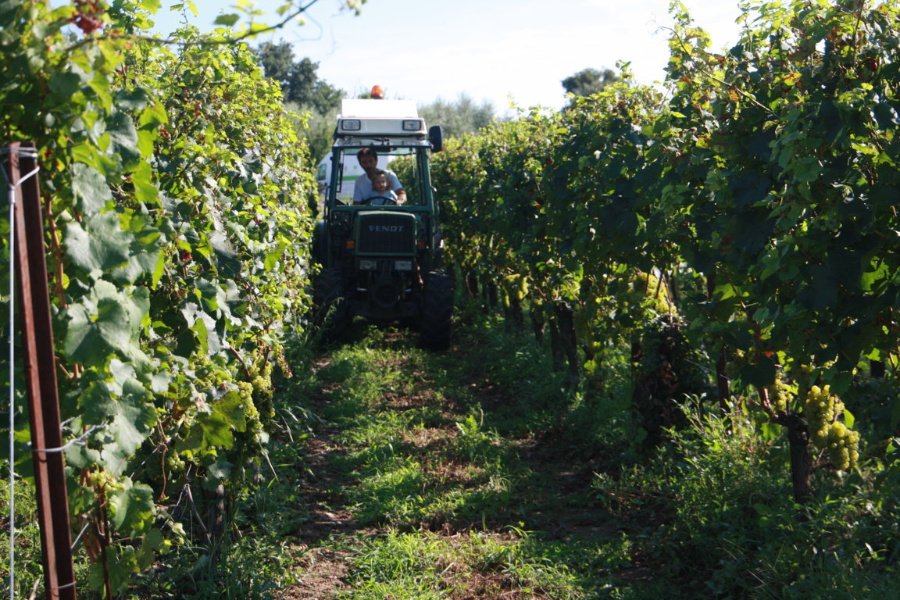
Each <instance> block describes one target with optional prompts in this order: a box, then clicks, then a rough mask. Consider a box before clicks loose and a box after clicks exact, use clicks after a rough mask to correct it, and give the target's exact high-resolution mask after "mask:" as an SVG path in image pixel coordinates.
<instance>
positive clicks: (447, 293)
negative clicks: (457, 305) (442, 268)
mask: <svg viewBox="0 0 900 600" xmlns="http://www.w3.org/2000/svg"><path fill="white" fill-rule="evenodd" d="M452 316H453V278H451V277H450V275H448V274H447V273H443V272H439V271H432V272H430V273H428V274H427V275H426V276H425V287H424V289H423V291H422V321H421V324H420V329H419V331H420V333H421V336H422V345H423V346H425V347H426V348H428V349H429V350H446V349H447V348H448V347H449V346H450V334H451V317H452Z"/></svg>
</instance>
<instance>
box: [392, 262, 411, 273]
mask: <svg viewBox="0 0 900 600" xmlns="http://www.w3.org/2000/svg"><path fill="white" fill-rule="evenodd" d="M412 268H413V265H412V261H411V260H395V261H394V269H396V270H397V271H412Z"/></svg>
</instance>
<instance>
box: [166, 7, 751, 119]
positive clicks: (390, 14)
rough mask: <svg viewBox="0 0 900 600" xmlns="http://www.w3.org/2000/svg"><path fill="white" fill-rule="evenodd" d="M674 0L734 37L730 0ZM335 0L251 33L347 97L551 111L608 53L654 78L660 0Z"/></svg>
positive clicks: (642, 77) (664, 52) (169, 21)
mask: <svg viewBox="0 0 900 600" xmlns="http://www.w3.org/2000/svg"><path fill="white" fill-rule="evenodd" d="M683 2H684V4H685V6H687V8H688V11H689V13H690V14H691V16H692V18H693V19H694V21H695V23H696V24H697V25H698V26H700V27H702V28H703V29H705V30H706V31H707V32H708V33H709V34H710V35H711V37H712V42H713V48H714V49H721V48H724V47H728V46H731V45H733V44H734V43H735V42H736V41H737V37H738V26H737V25H736V24H735V20H736V19H737V17H738V15H739V14H740V10H739V8H738V5H737V2H738V0H683ZM170 4H171V2H164V6H168V5H170ZM233 4H234V0H196V5H197V6H198V8H199V9H200V14H199V16H198V17H197V18H191V22H192V23H193V24H195V25H197V26H199V27H200V28H201V29H209V28H211V27H212V23H213V21H214V20H215V18H216V16H217V15H219V14H221V13H223V12H225V13H230V12H233V11H232V10H230V7H231V6H232V5H233ZM256 4H257V6H258V7H261V8H264V7H266V6H272V7H275V6H278V5H279V4H281V2H280V1H276V0H270V1H268V2H266V1H264V0H261V1H259V2H257V3H256ZM342 5H343V3H342V2H341V1H340V0H318V2H316V3H315V4H314V5H313V6H312V7H311V8H310V9H309V10H308V11H307V13H306V14H305V18H304V19H303V21H299V20H298V21H294V22H291V23H290V24H288V25H287V26H286V27H284V28H283V29H280V30H278V31H276V32H274V33H272V34H267V35H266V36H263V37H261V38H259V39H260V41H273V42H278V41H280V40H285V41H288V42H290V43H291V44H292V46H293V48H294V55H295V60H299V59H300V58H302V57H309V58H310V59H311V60H313V61H315V62H317V63H318V64H319V69H318V75H319V77H320V78H321V79H324V80H325V81H327V82H329V83H330V84H332V85H334V86H336V87H338V88H341V89H343V90H345V91H346V92H348V94H349V95H350V96H351V97H352V96H356V95H357V94H359V93H360V92H364V91H368V90H369V89H370V88H371V87H372V86H373V85H376V84H377V85H380V86H381V87H382V88H383V89H384V90H385V94H386V97H387V98H397V99H405V100H412V101H414V102H415V103H416V104H417V105H419V106H422V105H425V104H429V103H431V102H433V101H435V100H437V99H441V100H445V101H454V100H456V99H458V98H459V97H460V96H461V95H463V94H465V95H467V96H469V97H470V98H471V99H473V100H474V101H475V102H477V103H479V104H480V103H483V102H490V103H491V104H492V105H493V107H494V109H495V112H496V113H498V114H503V113H509V112H510V111H511V110H514V108H513V107H520V108H528V107H532V106H543V107H548V108H554V109H556V108H560V107H561V106H562V105H563V104H565V102H566V99H565V90H564V89H563V87H562V84H561V81H562V80H563V79H564V78H566V77H568V76H569V75H572V74H574V73H576V72H578V71H580V70H582V69H585V68H589V67H590V68H595V69H600V70H602V69H604V68H615V65H616V62H617V61H619V60H622V61H629V62H630V63H631V70H632V72H633V73H634V75H635V78H636V79H637V81H638V82H640V83H647V84H650V83H653V82H655V81H662V79H663V78H664V77H665V73H664V71H663V69H664V67H665V65H666V62H667V60H668V47H667V40H668V35H667V32H666V31H665V30H664V28H667V27H670V26H671V24H672V18H671V17H670V15H669V13H668V6H669V0H443V1H437V0H367V1H366V2H365V4H363V5H362V11H361V13H360V14H359V15H358V16H357V15H355V14H354V13H353V12H352V11H348V10H346V9H343V10H342V8H341V7H342ZM179 18H180V17H179V16H178V15H176V14H173V13H171V12H170V11H169V10H168V9H167V8H163V9H161V10H160V12H159V13H157V15H156V23H157V27H156V28H157V31H158V32H160V33H167V32H168V31H171V29H172V28H174V27H175V26H176V25H177V23H178V20H179ZM275 20H276V19H275V17H270V18H269V19H268V21H267V22H275ZM251 43H252V42H251Z"/></svg>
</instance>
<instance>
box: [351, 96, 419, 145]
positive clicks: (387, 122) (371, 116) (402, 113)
mask: <svg viewBox="0 0 900 600" xmlns="http://www.w3.org/2000/svg"><path fill="white" fill-rule="evenodd" d="M426 136H427V131H426V129H425V120H424V119H422V118H421V117H419V113H418V111H417V110H416V105H415V103H413V102H411V101H409V100H343V101H342V102H341V114H340V115H339V116H338V118H337V129H336V130H335V144H334V145H335V146H348V145H353V144H360V143H361V141H362V140H365V141H364V142H362V143H363V145H371V144H378V143H386V141H387V140H388V139H390V140H391V141H393V142H394V143H396V144H400V145H408V146H425V145H427V144H428V140H427V139H426Z"/></svg>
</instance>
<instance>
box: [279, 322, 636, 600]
mask: <svg viewBox="0 0 900 600" xmlns="http://www.w3.org/2000/svg"><path fill="white" fill-rule="evenodd" d="M466 361H467V348H466V347H465V346H456V347H454V348H453V349H452V350H451V351H450V352H448V353H447V354H445V355H442V356H440V357H433V356H430V355H427V354H424V353H423V352H421V351H420V350H418V349H416V348H415V347H414V346H412V345H411V343H410V342H409V340H407V339H405V337H404V336H403V334H396V333H395V334H392V335H388V336H386V337H385V338H384V339H382V340H380V342H379V345H377V346H376V348H375V349H374V350H373V349H372V348H362V349H361V348H357V347H353V346H351V347H349V348H348V347H345V348H342V349H339V350H337V351H335V352H333V353H331V354H329V355H328V356H326V357H324V358H323V359H322V360H321V361H320V362H319V363H318V364H317V367H316V369H317V374H318V376H319V377H320V379H321V380H322V385H321V388H320V389H319V390H318V392H317V393H316V394H315V395H314V398H313V399H312V403H313V405H312V406H311V409H312V411H313V412H314V413H316V414H318V415H322V417H323V419H322V421H321V422H320V423H319V425H318V426H317V427H316V428H315V431H314V433H313V436H312V437H311V438H310V439H309V440H308V442H307V445H306V448H305V451H304V464H303V465H301V466H300V468H301V469H302V470H303V478H302V484H301V485H302V496H301V497H302V502H304V503H306V504H307V506H308V518H307V519H306V521H305V522H304V523H303V524H302V526H301V527H300V528H299V529H298V531H297V532H296V545H295V550H296V552H297V554H298V555H300V556H301V559H300V562H299V564H297V565H296V569H297V576H298V578H299V581H298V583H296V584H295V585H294V586H292V587H290V588H289V589H287V590H284V591H283V593H282V594H281V595H280V596H279V597H280V598H284V599H298V598H318V599H325V598H378V597H391V598H405V597H409V598H429V597H446V598H569V597H571V598H580V597H590V596H591V595H590V594H586V592H585V590H586V588H589V587H590V586H591V584H586V583H584V582H582V581H581V579H583V578H582V577H581V575H579V574H578V572H577V571H578V568H579V566H578V565H576V563H577V562H578V560H580V559H579V558H578V556H577V550H578V549H579V548H581V547H592V548H596V547H599V546H602V545H604V544H610V543H615V542H614V541H615V540H616V539H617V538H618V537H619V533H618V529H619V527H618V525H617V524H616V523H615V522H614V521H612V520H611V519H610V515H608V514H607V513H606V512H605V511H604V510H602V509H601V508H600V507H599V505H598V503H597V502H596V501H594V500H593V499H592V496H591V480H592V478H593V469H592V465H591V462H590V461H589V460H582V459H579V457H575V456H572V455H571V454H566V453H565V452H560V451H557V450H556V449H555V448H554V445H553V443H552V440H547V439H540V440H539V439H538V438H536V437H534V436H533V435H527V436H524V437H515V436H502V435H500V434H498V433H496V431H495V430H492V429H490V428H489V427H488V426H487V425H486V424H487V423H488V422H490V421H491V419H492V418H493V417H495V416H496V415H495V414H494V413H492V412H491V411H492V409H493V408H502V407H505V408H507V409H508V408H510V407H513V408H514V405H515V403H514V402H513V401H512V399H510V398H507V397H504V395H503V394H502V393H501V392H500V391H498V390H497V389H496V387H495V386H494V385H493V384H492V382H491V381H489V380H487V379H485V378H484V377H483V376H482V375H481V374H479V373H472V372H471V369H468V370H467V368H466V364H467V362H466ZM500 418H502V416H501V417H500ZM548 441H549V443H548ZM380 544H384V545H383V546H382V545H380ZM390 544H397V546H396V547H394V546H390ZM573 550H574V551H576V552H575V553H573ZM403 561H406V562H403ZM407 563H408V564H407ZM570 563H571V566H569V564H570ZM433 564H437V565H440V569H438V570H432V569H431V567H432V566H433ZM580 566H581V567H584V566H585V565H580ZM407 567H408V568H409V569H407ZM416 569H420V570H424V571H425V572H427V573H426V574H424V575H423V574H421V573H418V574H417V573H416ZM408 571H409V572H408ZM406 577H411V579H410V580H409V581H407V580H406V579H405V578H406ZM392 586H395V587H396V591H391V590H394V589H395V587H392ZM410 586H412V588H415V587H416V586H420V587H421V589H420V590H418V591H417V590H416V589H410ZM407 594H408V595H407Z"/></svg>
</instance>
